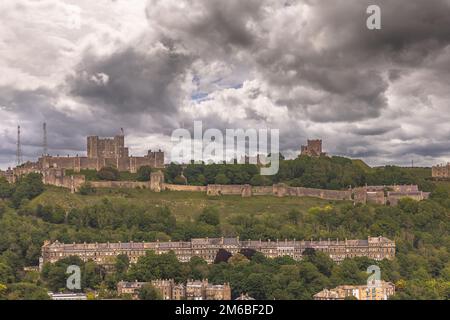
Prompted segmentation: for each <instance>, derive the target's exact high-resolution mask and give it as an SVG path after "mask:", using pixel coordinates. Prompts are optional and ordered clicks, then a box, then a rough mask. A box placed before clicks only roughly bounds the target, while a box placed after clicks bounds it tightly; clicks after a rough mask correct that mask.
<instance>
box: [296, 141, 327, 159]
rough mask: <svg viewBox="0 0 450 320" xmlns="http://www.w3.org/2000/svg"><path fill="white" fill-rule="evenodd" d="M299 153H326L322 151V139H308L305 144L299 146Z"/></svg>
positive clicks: (317, 154)
mask: <svg viewBox="0 0 450 320" xmlns="http://www.w3.org/2000/svg"><path fill="white" fill-rule="evenodd" d="M301 155H302V156H309V157H320V156H324V155H326V153H324V152H322V140H308V141H307V145H306V146H302V147H301Z"/></svg>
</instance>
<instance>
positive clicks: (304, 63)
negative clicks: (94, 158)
mask: <svg viewBox="0 0 450 320" xmlns="http://www.w3.org/2000/svg"><path fill="white" fill-rule="evenodd" d="M369 4H378V5H379V6H380V7H381V10H382V12H381V13H382V16H381V17H382V29H381V30H372V31H371V30H368V29H367V28H366V19H367V17H368V15H367V13H366V8H367V7H368V5H369ZM0 23H1V27H0V129H1V130H0V135H1V138H0V167H1V168H5V167H7V166H8V165H13V164H14V162H15V153H16V130H17V129H16V128H17V125H18V124H20V125H21V127H22V143H23V147H22V149H23V153H24V158H25V159H26V160H29V159H35V158H36V157H37V156H38V155H39V154H41V153H42V123H43V122H44V121H46V122H47V127H48V144H49V148H50V152H51V153H52V154H71V155H75V154H83V152H85V148H86V146H85V144H86V143H85V137H86V136H87V135H101V136H109V135H114V134H117V133H119V130H120V128H121V127H123V128H124V130H125V133H126V143H127V144H128V145H129V146H130V149H131V153H132V154H135V155H143V154H144V152H145V151H146V150H147V149H156V148H161V149H165V150H166V151H169V150H168V146H169V141H170V134H171V132H172V131H173V130H174V129H176V128H179V127H186V128H190V127H192V126H193V121H194V120H203V123H204V127H206V128H219V129H225V128H244V129H245V128H266V127H269V128H278V129H280V139H281V141H280V142H281V149H282V152H283V153H285V154H286V155H288V156H290V157H293V156H295V155H296V154H298V152H299V150H300V145H301V144H303V143H304V142H305V140H306V139H307V138H322V139H323V140H324V149H325V151H327V152H328V153H330V154H337V155H345V156H349V157H352V158H361V159H363V160H365V161H366V162H368V163H369V164H371V165H382V164H399V165H410V164H411V160H414V163H415V164H417V165H432V164H435V163H440V162H446V161H450V125H449V124H450V112H449V111H450V0H426V1H425V0H395V1H392V0H372V1H366V0H333V1H329V0H298V1H296V0H285V1H280V0H245V1H242V0H226V1H224V0H189V1H188V0H150V1H146V0H96V1H92V0H42V1H38V0H2V1H1V2H0Z"/></svg>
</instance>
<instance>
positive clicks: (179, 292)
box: [117, 279, 231, 300]
mask: <svg viewBox="0 0 450 320" xmlns="http://www.w3.org/2000/svg"><path fill="white" fill-rule="evenodd" d="M147 283H148V282H137V281H135V282H125V281H120V282H119V283H118V284H117V294H118V295H119V296H120V295H125V294H127V295H130V296H131V297H132V298H133V299H138V297H139V290H140V289H141V288H142V287H143V286H144V285H146V284H147ZM151 284H152V286H154V287H155V288H156V289H157V290H158V291H159V292H160V293H161V296H162V297H163V300H231V288H230V285H229V284H228V283H224V284H221V285H217V284H216V285H215V284H211V283H209V282H208V280H195V281H194V280H189V281H187V283H186V284H183V283H175V281H174V280H173V279H170V280H162V279H158V280H154V281H152V282H151Z"/></svg>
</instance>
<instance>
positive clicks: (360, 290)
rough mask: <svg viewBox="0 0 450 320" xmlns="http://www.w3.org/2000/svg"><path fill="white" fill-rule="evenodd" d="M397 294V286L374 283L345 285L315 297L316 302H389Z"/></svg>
mask: <svg viewBox="0 0 450 320" xmlns="http://www.w3.org/2000/svg"><path fill="white" fill-rule="evenodd" d="M394 294H395V285H394V284H393V283H391V282H386V281H374V282H373V283H372V284H369V285H367V284H366V285H356V286H355V285H343V286H338V287H336V288H334V289H323V290H322V291H320V292H319V293H317V294H315V295H314V300H345V299H348V298H351V297H354V298H356V299H358V300H387V299H388V298H389V297H390V296H392V295H394Z"/></svg>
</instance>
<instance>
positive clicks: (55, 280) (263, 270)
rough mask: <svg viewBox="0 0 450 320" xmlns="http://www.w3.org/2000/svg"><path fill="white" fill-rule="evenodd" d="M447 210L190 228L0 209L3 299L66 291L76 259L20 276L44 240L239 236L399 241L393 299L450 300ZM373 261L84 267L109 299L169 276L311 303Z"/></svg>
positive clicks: (358, 278) (291, 215) (116, 214)
mask: <svg viewBox="0 0 450 320" xmlns="http://www.w3.org/2000/svg"><path fill="white" fill-rule="evenodd" d="M449 210H450V201H449V194H448V191H446V189H445V188H438V190H437V191H436V192H435V193H434V194H433V196H432V199H430V200H427V201H422V202H415V201H413V200H402V201H401V202H400V204H399V206H398V207H381V206H363V205H359V206H356V207H355V206H353V205H342V206H340V207H334V206H332V205H331V204H330V205H327V206H324V207H313V208H310V209H309V210H308V211H306V212H300V211H296V210H295V209H293V210H291V211H289V212H286V213H285V214H282V215H281V216H280V215H274V214H270V213H266V214H255V215H245V214H241V213H239V212H236V213H235V214H232V215H229V216H227V217H225V218H224V217H221V216H220V213H219V211H218V210H217V209H215V208H212V207H207V208H205V209H204V211H203V212H202V213H201V214H199V215H197V216H195V217H194V218H193V220H181V219H180V220H177V219H176V218H175V216H174V215H173V214H172V213H171V212H170V210H169V209H167V208H164V207H161V208H157V209H152V210H149V209H146V208H143V207H139V206H138V205H136V206H124V205H123V204H121V203H120V202H119V203H115V202H114V201H110V200H106V199H104V200H101V201H100V202H98V203H97V204H95V205H92V206H87V207H86V208H84V209H77V208H73V209H71V210H69V211H67V212H66V211H64V210H63V209H62V208H60V207H57V206H51V205H44V206H42V205H37V206H35V207H32V206H30V205H28V204H26V202H25V203H24V204H23V206H22V207H20V208H19V209H18V210H15V209H13V208H11V207H8V206H7V205H6V203H2V204H1V205H0V230H1V231H2V232H1V233H0V284H1V285H0V296H2V297H3V298H20V297H21V298H43V297H44V296H45V292H46V289H50V290H59V289H62V288H63V287H64V283H62V281H63V280H64V279H65V277H66V275H65V274H63V273H62V271H63V270H65V268H64V267H65V264H67V263H72V262H73V261H72V260H70V261H62V262H58V263H57V264H55V265H48V266H46V268H45V269H44V270H43V272H42V274H40V275H39V274H36V273H33V272H24V271H23V267H25V266H29V265H37V263H38V257H39V255H40V247H41V245H42V244H43V242H44V240H46V239H50V240H56V239H58V240H59V241H62V242H66V243H71V242H84V241H86V242H106V241H129V240H133V241H154V240H156V239H161V240H168V239H172V240H187V239H190V238H192V237H218V236H221V235H223V236H237V235H239V236H240V237H241V238H243V239H247V238H250V239H259V238H261V239H284V238H291V239H293V238H296V239H309V238H315V239H317V238H322V239H327V238H340V239H343V238H349V239H350V238H353V239H354V238H362V239H364V238H366V237H367V236H368V235H372V236H374V235H383V236H386V237H388V238H391V239H394V240H395V241H396V242H397V256H396V259H395V260H393V261H383V262H381V263H377V264H379V265H380V267H381V269H382V275H383V278H384V279H385V280H389V281H392V282H394V283H396V285H397V289H398V290H397V295H396V296H395V298H398V299H400V298H401V299H448V298H450V255H449V249H450V237H449V234H450V233H449V231H450V219H449V218H450V211H449ZM70 259H72V258H70ZM73 259H75V260H76V258H73ZM119 260H120V259H119ZM78 263H79V261H78ZM374 263H375V262H374V261H368V260H367V259H363V258H359V259H351V260H348V261H345V262H344V263H342V264H341V265H336V264H335V263H333V262H332V261H331V260H329V259H328V258H327V257H325V256H323V255H321V254H320V253H316V254H315V255H314V256H310V257H309V256H308V257H307V258H306V259H305V260H304V261H302V262H295V261H292V260H291V259H289V258H279V259H275V260H270V259H265V258H264V257H262V256H261V255H259V254H255V255H254V256H253V257H251V258H249V259H247V258H245V257H243V256H239V255H237V256H235V257H232V258H231V260H229V261H228V263H225V262H221V263H217V264H214V265H206V264H205V263H204V261H201V260H200V259H193V260H192V261H191V262H190V263H188V264H183V263H180V262H178V261H177V260H176V259H175V257H174V256H173V255H170V254H169V255H162V256H155V255H153V254H152V253H149V254H148V255H147V256H146V257H144V258H142V259H141V260H140V261H139V263H138V264H136V265H132V266H128V262H127V261H124V259H123V258H122V260H121V261H118V262H116V267H117V268H118V269H120V271H118V270H116V272H113V273H106V272H105V270H104V269H103V268H101V267H99V266H96V265H95V264H94V263H92V262H87V263H82V264H80V266H81V268H82V270H83V272H85V278H83V279H84V280H83V281H82V282H83V288H84V290H89V289H90V290H96V291H99V292H102V295H103V296H111V295H112V294H113V291H112V290H113V288H115V285H116V283H117V281H119V280H122V279H124V280H144V281H147V280H151V279H156V278H160V277H162V278H174V279H176V280H177V281H184V280H185V279H188V278H195V279H201V278H204V277H205V278H206V277H207V278H208V279H210V281H213V282H215V283H221V282H230V283H231V285H232V288H233V295H238V294H240V293H241V292H247V293H249V294H250V295H252V296H254V297H255V298H261V299H273V298H276V299H282V298H283V299H310V298H311V297H312V294H314V293H316V292H318V291H320V290H321V289H323V288H324V287H328V288H329V287H334V286H336V285H339V284H356V283H360V284H363V283H364V281H365V279H366V275H365V273H364V272H365V268H366V267H367V265H368V264H374ZM2 288H3V289H2ZM44 289H45V290H44ZM150 291H151V290H150Z"/></svg>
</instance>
